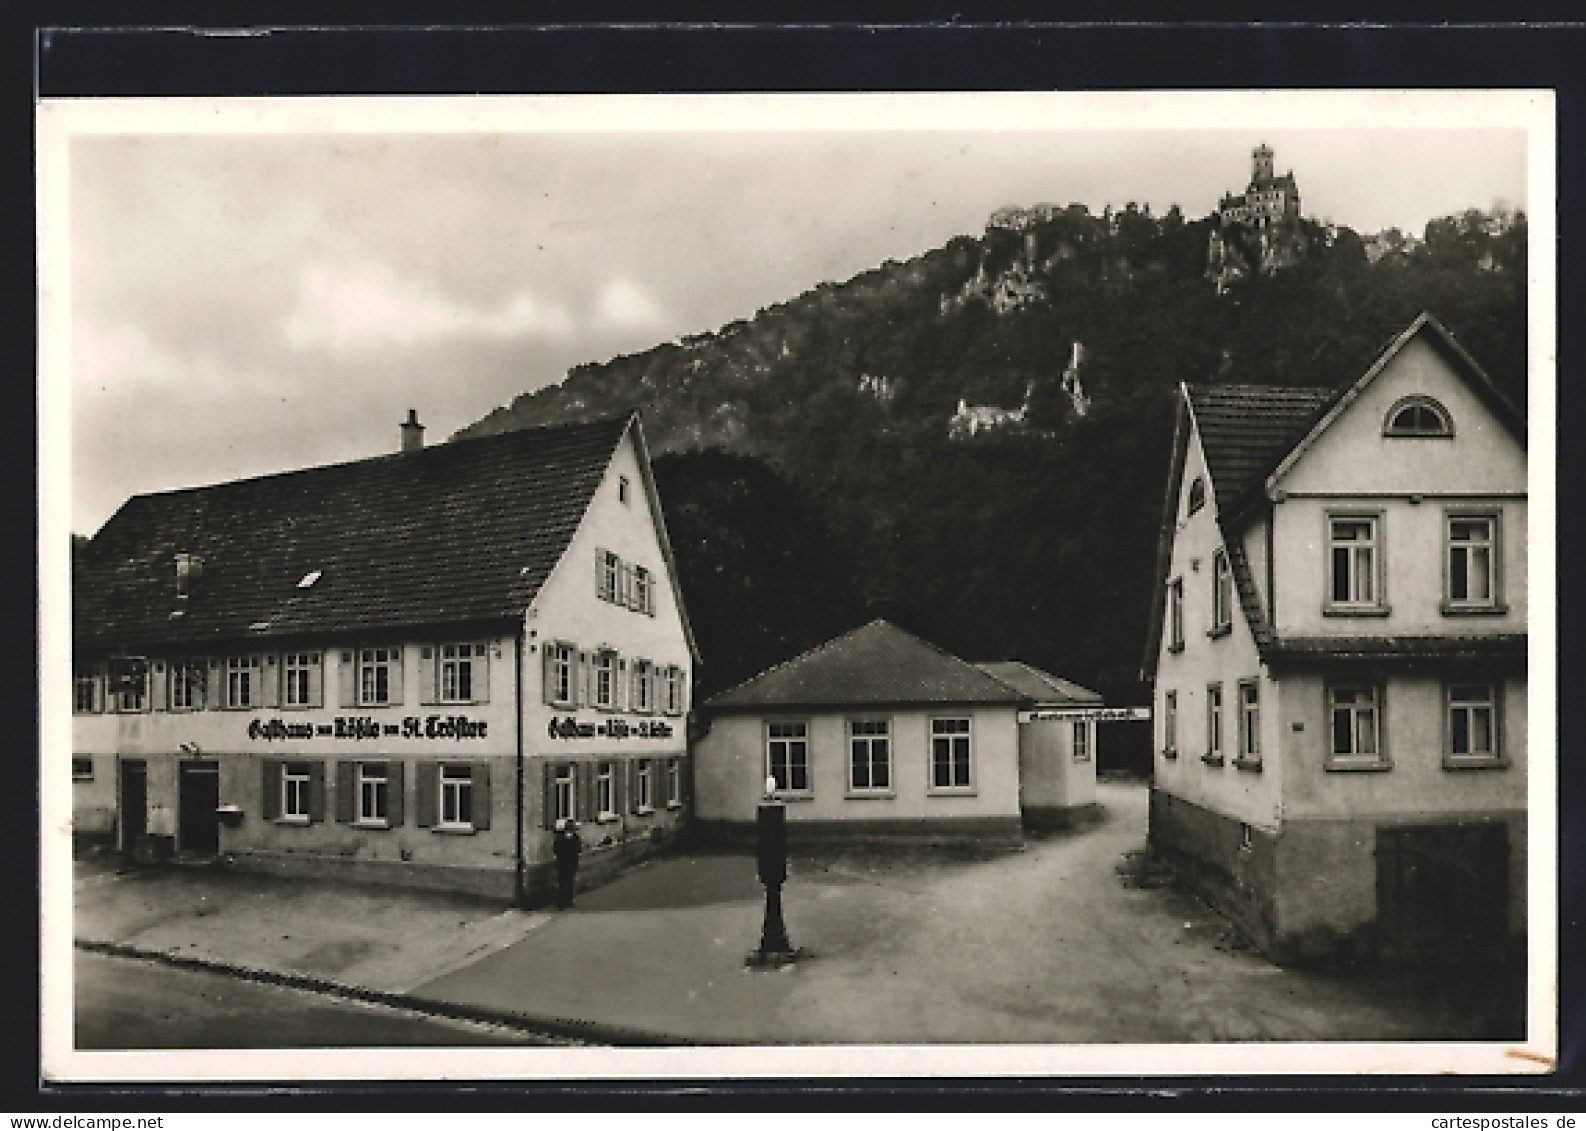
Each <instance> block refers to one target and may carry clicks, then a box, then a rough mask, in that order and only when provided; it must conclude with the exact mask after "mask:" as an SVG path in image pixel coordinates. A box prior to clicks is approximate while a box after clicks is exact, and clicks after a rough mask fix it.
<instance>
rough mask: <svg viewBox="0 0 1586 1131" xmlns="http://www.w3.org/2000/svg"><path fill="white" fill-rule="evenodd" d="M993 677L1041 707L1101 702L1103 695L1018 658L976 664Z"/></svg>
mask: <svg viewBox="0 0 1586 1131" xmlns="http://www.w3.org/2000/svg"><path fill="white" fill-rule="evenodd" d="M975 666H976V667H977V668H979V669H980V670H981V671H983V672H985V673H986V674H987V675H989V676H991V677H992V678H993V679H997V680H1001V681H1002V682H1003V683H1005V684H1007V685H1008V686H1009V687H1011V688H1013V689H1014V690H1015V691H1017V692H1018V693H1019V694H1020V695H1023V696H1024V697H1025V698H1026V699H1029V700H1031V701H1032V702H1034V703H1035V705H1036V706H1037V707H1056V706H1062V705H1064V704H1068V703H1100V702H1101V701H1102V698H1101V695H1100V694H1098V693H1097V692H1094V691H1092V690H1090V688H1088V687H1081V686H1080V685H1079V684H1077V683H1073V682H1070V681H1069V680H1066V679H1063V678H1061V677H1060V676H1055V675H1052V674H1051V673H1050V672H1043V671H1042V670H1041V669H1040V668H1033V667H1031V666H1030V665H1029V664H1025V663H1020V662H1019V661H1018V660H996V661H991V662H987V663H979V664H976V665H975Z"/></svg>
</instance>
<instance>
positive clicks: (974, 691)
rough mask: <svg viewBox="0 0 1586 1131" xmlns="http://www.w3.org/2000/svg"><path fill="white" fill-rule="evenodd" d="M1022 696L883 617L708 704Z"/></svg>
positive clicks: (1006, 699)
mask: <svg viewBox="0 0 1586 1131" xmlns="http://www.w3.org/2000/svg"><path fill="white" fill-rule="evenodd" d="M1025 701H1026V697H1025V696H1024V695H1022V694H1020V693H1019V692H1017V691H1015V690H1014V689H1013V688H1011V687H1009V686H1008V685H1007V684H1005V683H1003V682H1001V681H999V680H996V679H993V678H992V677H991V676H989V675H987V674H986V673H985V672H983V671H981V670H980V669H979V668H977V667H975V666H974V665H973V664H970V663H966V662H965V661H963V660H960V659H959V658H958V657H957V656H954V655H952V654H951V653H950V652H946V651H944V650H942V649H941V648H938V647H936V646H935V645H934V644H928V643H926V642H925V641H923V640H921V639H920V638H919V637H917V636H913V635H910V634H909V633H907V632H904V631H903V630H902V629H901V628H898V627H897V626H896V625H894V624H891V623H890V622H888V621H885V620H873V621H871V622H870V623H869V624H867V625H864V626H863V627H861V628H856V629H854V630H853V631H852V632H848V633H844V634H843V635H842V636H839V637H837V638H836V639H835V640H828V641H827V642H826V643H825V644H821V645H818V646H816V647H814V648H811V649H810V650H809V651H808V652H805V653H803V654H802V655H799V656H795V657H794V658H793V659H791V660H788V661H786V662H785V663H782V664H778V665H777V666H776V667H774V668H769V669H767V670H766V671H763V672H761V673H760V674H759V675H757V676H755V677H754V678H752V679H749V680H747V681H745V682H744V683H740V684H739V685H738V686H737V687H732V688H729V689H728V690H726V691H723V692H722V693H721V694H720V695H717V696H715V697H714V698H713V699H711V700H710V701H709V702H708V703H706V704H705V705H706V706H707V707H708V708H711V709H713V710H716V709H732V710H738V709H746V708H766V707H770V708H783V707H856V706H881V705H896V706H902V705H913V704H919V705H928V704H933V703H1006V704H1008V705H1010V706H1015V705H1017V704H1019V703H1022V702H1025Z"/></svg>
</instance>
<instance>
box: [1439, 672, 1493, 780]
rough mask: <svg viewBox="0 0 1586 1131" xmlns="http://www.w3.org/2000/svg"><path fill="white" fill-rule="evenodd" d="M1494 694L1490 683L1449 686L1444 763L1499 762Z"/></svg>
mask: <svg viewBox="0 0 1586 1131" xmlns="http://www.w3.org/2000/svg"><path fill="white" fill-rule="evenodd" d="M1497 691H1498V689H1497V688H1496V687H1495V686H1494V685H1493V684H1490V683H1454V684H1450V685H1449V688H1448V750H1447V757H1446V759H1445V761H1446V762H1447V764H1449V765H1472V764H1477V763H1492V762H1497V761H1498V760H1499V757H1500V753H1499V747H1498V693H1497Z"/></svg>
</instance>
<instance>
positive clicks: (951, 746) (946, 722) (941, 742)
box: [928, 719, 974, 793]
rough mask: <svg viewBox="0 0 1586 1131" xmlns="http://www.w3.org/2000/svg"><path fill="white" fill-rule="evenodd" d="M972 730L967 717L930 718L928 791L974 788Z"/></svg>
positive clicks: (954, 791)
mask: <svg viewBox="0 0 1586 1131" xmlns="http://www.w3.org/2000/svg"><path fill="white" fill-rule="evenodd" d="M972 739H973V731H972V729H971V727H970V721H969V720H968V719H932V720H931V787H930V789H929V790H928V792H929V793H968V792H970V791H972V790H973V788H974V773H973V770H974V765H973V757H972V756H973V752H974V751H973V743H972Z"/></svg>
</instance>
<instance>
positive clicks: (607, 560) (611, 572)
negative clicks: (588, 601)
mask: <svg viewBox="0 0 1586 1131" xmlns="http://www.w3.org/2000/svg"><path fill="white" fill-rule="evenodd" d="M596 557H597V561H598V564H599V570H598V572H597V573H596V579H597V583H598V590H599V593H600V599H601V600H602V601H615V600H616V599H617V581H618V578H619V577H620V576H621V575H622V561H621V559H620V558H618V557H617V555H616V554H613V553H612V552H611V551H610V550H600V551H598V553H597V555H596Z"/></svg>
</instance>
